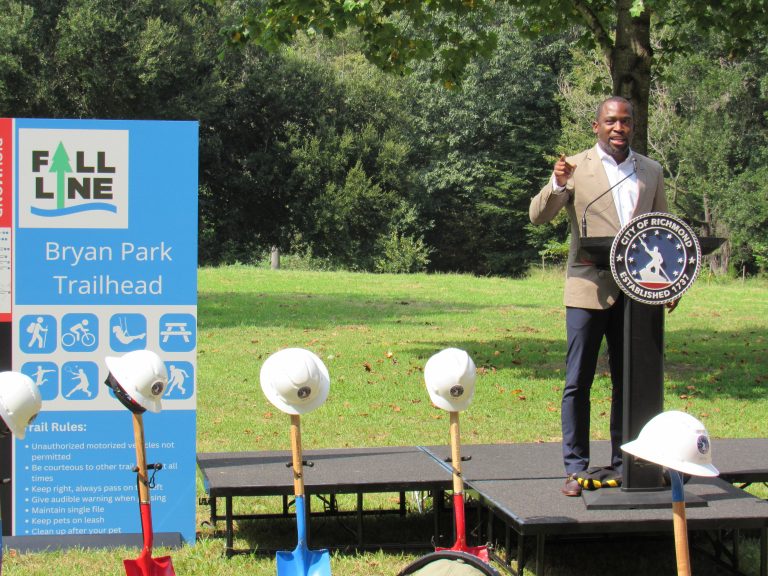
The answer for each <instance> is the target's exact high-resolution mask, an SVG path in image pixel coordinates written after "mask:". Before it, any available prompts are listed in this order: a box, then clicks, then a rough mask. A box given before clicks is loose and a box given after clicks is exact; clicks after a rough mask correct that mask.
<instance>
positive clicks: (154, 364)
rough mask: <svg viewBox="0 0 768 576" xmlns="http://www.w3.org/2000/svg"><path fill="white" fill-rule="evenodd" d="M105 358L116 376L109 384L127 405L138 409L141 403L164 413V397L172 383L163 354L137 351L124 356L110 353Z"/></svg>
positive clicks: (112, 373) (142, 405)
mask: <svg viewBox="0 0 768 576" xmlns="http://www.w3.org/2000/svg"><path fill="white" fill-rule="evenodd" d="M104 361H105V362H106V363H107V368H108V369H109V373H110V375H111V376H112V378H113V381H112V382H110V380H109V379H108V380H107V385H108V386H110V387H111V388H112V389H113V390H114V391H115V395H116V396H117V397H118V399H119V400H120V401H121V402H122V403H123V404H124V405H125V406H126V407H127V408H129V409H130V410H134V408H136V407H137V405H138V407H140V408H143V409H145V410H149V411H150V412H160V410H161V408H162V407H163V406H162V404H161V402H160V399H161V398H162V397H163V392H164V391H165V387H166V385H167V384H168V371H167V370H166V369H165V364H164V363H163V361H162V360H161V359H160V356H158V355H157V354H156V353H155V352H152V351H151V350H134V351H132V352H128V353H127V354H124V355H123V356H107V357H106V358H105V359H104ZM126 396H127V398H126ZM126 400H128V402H130V404H126Z"/></svg>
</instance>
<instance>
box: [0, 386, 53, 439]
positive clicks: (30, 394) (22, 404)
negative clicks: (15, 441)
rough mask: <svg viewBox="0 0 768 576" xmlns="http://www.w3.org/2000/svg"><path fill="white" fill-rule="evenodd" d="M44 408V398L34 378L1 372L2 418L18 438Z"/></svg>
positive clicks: (22, 436)
mask: <svg viewBox="0 0 768 576" xmlns="http://www.w3.org/2000/svg"><path fill="white" fill-rule="evenodd" d="M42 407H43V397H42V396H41V395H40V390H39V389H38V387H37V384H35V383H34V382H33V381H32V378H30V377H29V376H27V375H26V374H22V373H21V372H0V418H2V419H3V422H4V423H5V425H6V426H7V427H8V428H9V429H10V431H11V432H13V434H14V435H15V436H16V437H17V438H24V434H25V433H26V430H27V426H28V425H29V424H30V423H31V422H32V421H33V420H34V419H35V416H37V414H38V413H39V412H40V409H41V408H42Z"/></svg>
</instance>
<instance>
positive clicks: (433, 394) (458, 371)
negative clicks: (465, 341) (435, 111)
mask: <svg viewBox="0 0 768 576" xmlns="http://www.w3.org/2000/svg"><path fill="white" fill-rule="evenodd" d="M476 377H477V370H476V368H475V363H474V362H473V361H472V358H470V357H469V354H467V353H466V352H465V351H464V350H460V349H458V348H446V349H444V350H441V351H440V352H438V353H437V354H435V355H434V356H432V357H431V358H430V359H429V360H427V364H426V365H425V366H424V383H425V384H426V385H427V392H429V397H430V399H431V400H432V403H433V404H434V405H435V406H437V407H438V408H442V409H443V410H448V411H449V412H461V411H462V410H465V409H466V408H467V407H468V406H469V403H470V402H472V396H474V394H475V378H476Z"/></svg>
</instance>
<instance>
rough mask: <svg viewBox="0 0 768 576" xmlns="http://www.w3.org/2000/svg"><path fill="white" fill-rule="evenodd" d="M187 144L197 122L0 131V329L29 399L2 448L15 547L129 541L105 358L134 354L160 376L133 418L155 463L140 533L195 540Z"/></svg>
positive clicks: (127, 442)
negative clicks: (144, 354)
mask: <svg viewBox="0 0 768 576" xmlns="http://www.w3.org/2000/svg"><path fill="white" fill-rule="evenodd" d="M197 146H198V124H197V123H196V122H159V121H101V120H41V119H5V120H3V121H2V122H1V123H0V203H1V202H2V200H3V197H4V196H5V197H7V198H11V199H12V202H9V204H12V208H13V209H12V214H13V219H12V221H10V219H8V220H7V221H4V220H3V218H2V215H1V214H2V206H0V321H3V320H6V321H8V320H10V322H11V324H12V343H11V345H12V358H13V369H14V370H17V371H21V372H23V373H25V374H28V375H29V376H30V377H31V378H32V379H33V380H34V381H35V382H36V384H37V385H38V386H39V388H40V392H41V394H42V397H43V410H42V412H41V413H40V415H39V416H38V418H37V420H35V422H34V423H33V424H32V425H31V426H30V427H29V429H28V431H27V434H26V437H25V438H24V439H23V440H18V439H17V440H15V442H14V450H13V478H12V493H13V497H12V502H13V513H12V520H11V521H12V533H13V535H15V536H38V535H39V536H50V535H63V534H68V535H78V534H82V535H85V534H125V533H140V532H141V525H140V522H139V509H138V494H137V487H136V473H135V472H133V467H134V465H135V464H136V462H135V460H136V456H135V452H134V450H135V445H134V440H133V427H132V420H131V414H130V412H129V411H128V410H127V409H126V408H124V407H123V406H122V404H120V403H119V402H118V401H117V399H116V398H115V397H114V395H113V393H112V391H111V390H110V389H109V388H107V387H106V386H105V385H104V380H105V379H106V377H107V374H108V372H107V368H106V364H105V362H104V358H105V357H107V356H121V355H123V354H125V353H126V352H130V351H133V350H142V349H149V350H153V351H155V352H157V353H158V354H159V355H160V357H161V358H162V359H163V361H164V362H165V365H166V369H167V370H168V375H169V385H168V387H167V389H166V393H165V395H164V397H163V400H162V402H163V410H162V412H160V413H159V414H152V413H149V412H148V413H146V414H145V417H144V423H145V439H146V444H147V445H146V451H147V461H148V462H149V463H162V464H163V468H162V470H160V471H158V472H157V474H156V476H155V478H154V485H153V488H152V490H151V495H152V517H153V523H154V530H155V531H156V532H178V533H181V535H182V537H183V538H184V539H185V540H186V541H188V542H194V537H195V452H196V445H195V434H196V429H195V410H196V396H197V395H196V376H197V375H196V349H197V156H198V154H197V153H198V148H197ZM11 174H12V175H13V177H12V179H11V178H10V177H6V178H5V180H4V181H3V180H2V176H3V175H7V176H10V175H11ZM3 182H5V183H6V185H5V186H2V184H3ZM11 182H12V184H13V195H12V197H10V194H9V192H8V191H9V190H10V187H9V185H8V184H9V183H11ZM4 222H5V223H4ZM4 247H10V248H11V250H10V251H11V257H10V259H9V267H10V273H9V274H8V275H7V276H8V278H9V279H12V280H11V281H10V282H9V288H8V296H7V299H8V301H9V302H10V305H9V306H7V310H6V309H5V308H4V307H3V280H4V278H5V276H3V274H4V269H3V266H2V264H3V262H2V256H3V252H2V251H3V248H4ZM4 314H5V316H4ZM3 522H4V523H7V522H8V519H7V518H4V519H3Z"/></svg>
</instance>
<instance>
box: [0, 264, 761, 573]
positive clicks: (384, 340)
mask: <svg viewBox="0 0 768 576" xmlns="http://www.w3.org/2000/svg"><path fill="white" fill-rule="evenodd" d="M766 288H768V282H766V281H764V280H754V281H747V282H741V281H727V280H719V279H710V278H706V277H705V278H700V279H699V280H698V281H697V283H696V284H695V285H694V286H693V288H692V289H691V290H689V291H688V292H687V293H686V295H685V297H684V298H683V300H682V302H681V304H680V306H679V307H678V308H677V310H676V311H675V312H674V313H673V314H671V315H668V316H667V317H666V332H665V339H666V342H665V344H666V360H665V374H666V380H665V390H664V392H665V408H666V409H678V410H684V411H687V412H690V413H691V414H693V415H694V416H696V417H697V418H699V419H701V420H702V421H703V422H704V423H705V424H706V426H707V428H708V430H709V433H710V435H711V436H713V437H765V436H768V419H767V418H766V416H765V415H766V414H767V413H768V398H767V397H766V394H765V385H766V382H767V381H768V360H767V358H768V354H767V353H768V298H767V297H766V296H767V295H768V291H767V290H766ZM198 335H199V342H198V370H197V372H198V382H197V386H198V397H197V398H198V438H197V442H198V451H201V452H204V451H229V450H287V449H289V448H290V441H289V436H288V432H289V418H288V416H287V415H285V414H283V413H281V412H279V411H278V410H276V409H275V408H274V407H273V406H272V405H271V404H269V403H268V401H267V400H266V398H265V397H264V395H263V394H262V391H261V388H260V386H259V369H260V367H261V364H262V363H263V361H264V360H265V359H266V358H267V357H268V356H269V355H270V354H271V353H273V352H275V351H276V350H278V349H280V348H284V347H288V346H297V347H304V348H308V349H310V350H312V351H314V352H315V353H317V354H318V355H319V356H320V357H321V358H322V359H323V361H324V362H325V363H326V365H327V367H328V369H329V371H330V374H331V392H330V395H329V398H328V401H327V402H326V403H325V404H324V405H323V406H322V407H320V408H319V409H317V410H316V411H314V412H312V413H310V414H308V415H306V416H303V417H302V442H303V445H304V447H305V449H311V448H334V447H347V446H349V447H351V446H388V445H414V444H425V445H429V444H447V443H448V442H449V437H448V414H447V413H445V412H443V411H441V410H438V409H436V408H434V407H432V406H431V405H430V402H429V397H428V395H427V392H426V390H425V388H424V383H423V378H422V368H423V366H424V363H425V362H426V360H427V358H429V356H431V355H432V354H434V353H435V352H437V351H438V350H440V349H442V348H445V347H449V346H455V347H459V348H463V349H465V350H467V351H468V352H469V353H470V355H471V356H472V358H473V359H474V361H475V363H476V364H477V366H478V380H477V388H476V393H475V397H474V400H473V403H472V405H471V406H470V408H469V409H468V410H467V411H466V412H464V413H463V414H462V421H461V425H462V443H464V444H472V443H496V442H530V441H557V440H559V439H560V420H559V418H560V415H559V404H560V394H561V390H562V381H563V377H564V354H565V343H564V339H565V327H564V308H563V306H562V272H559V271H545V272H542V271H536V272H534V273H532V275H531V276H529V277H527V278H525V279H502V278H476V277H471V276H465V275H421V274H419V275H372V274H355V273H344V272H308V271H296V270H289V269H284V270H278V271H272V270H268V269H264V268H256V267H245V266H230V267H223V268H215V269H214V268H203V269H201V270H200V272H199V308H198ZM609 395H610V383H609V378H608V374H607V363H606V362H601V366H600V367H599V368H598V376H597V378H596V380H595V386H594V389H593V393H592V398H593V403H592V411H593V414H592V423H593V424H592V427H593V432H592V435H593V438H595V439H606V438H607V437H608V416H609V409H610V398H609ZM714 460H715V464H717V454H714ZM198 495H199V496H203V495H204V492H203V488H202V483H201V482H198ZM761 495H762V496H763V497H765V496H766V495H765V494H761ZM553 497H559V495H553ZM257 500H259V499H254V502H253V504H252V507H253V508H252V509H253V510H254V511H259V510H265V509H269V507H270V506H273V504H272V503H271V502H269V501H266V502H263V503H262V502H258V501H257ZM265 500H267V499H265ZM249 505H251V504H249ZM208 512H209V511H208V508H207V507H199V508H198V520H199V522H200V527H199V530H200V532H201V536H200V541H199V542H198V543H197V544H196V545H195V546H185V547H184V548H183V549H181V550H174V551H172V552H171V554H172V556H173V561H174V565H175V567H176V573H177V574H179V575H180V576H181V575H203V574H205V575H218V574H222V575H223V574H227V575H233V576H239V575H246V574H248V575H249V576H260V575H262V574H263V575H267V574H275V562H274V557H251V556H238V557H235V558H232V559H230V560H225V559H224V558H223V557H222V552H223V548H224V543H223V540H222V539H221V538H218V537H216V535H215V534H214V532H213V530H212V529H211V528H210V527H209V526H205V525H203V524H202V523H203V521H204V520H207V516H208ZM670 518H671V517H670ZM261 523H262V524H263V522H261ZM670 523H671V519H670ZM242 524H243V525H242V526H239V527H238V530H239V532H238V538H239V539H241V540H240V541H239V542H237V543H236V545H239V546H243V545H244V544H245V545H247V543H248V542H250V543H251V544H252V543H253V542H252V541H251V540H252V539H253V538H256V537H259V536H260V535H263V536H265V537H268V536H269V534H260V532H259V531H264V528H263V527H260V526H257V525H254V524H259V523H245V522H244V523H242ZM287 530H289V531H290V530H293V528H292V527H290V526H289V527H287ZM270 531H271V528H269V527H268V528H267V529H266V532H267V533H269V532H270ZM289 541H290V542H295V538H292V539H290V540H289ZM293 545H295V544H293ZM293 545H292V546H291V548H292V547H293ZM648 546H650V550H652V551H653V553H651V552H649V548H648ZM756 548H757V547H756V545H754V543H753V542H751V541H748V542H746V543H745V545H744V546H743V547H742V553H743V554H744V559H743V564H742V569H745V570H757V566H758V564H757V559H758V557H757V556H756ZM557 550H558V548H557V547H552V548H551V550H550V551H551V552H553V553H556V552H557ZM587 550H589V551H590V552H586V551H587ZM166 552H167V551H166ZM162 553H164V552H163V551H158V552H157V555H161V554H162ZM573 554H577V555H578V554H584V555H585V556H584V557H585V558H586V557H589V558H590V560H589V562H595V560H594V558H593V557H595V556H597V557H599V558H600V559H601V560H599V561H597V562H598V563H597V565H595V564H593V563H587V562H585V561H584V562H579V563H578V565H579V566H580V567H581V570H578V569H577V570H576V571H572V570H573V568H572V566H573V563H570V562H563V561H562V560H561V559H562V558H568V557H572V556H573ZM137 555H138V553H137V551H136V550H106V551H84V550H71V551H67V552H55V553H41V554H24V555H16V554H9V555H7V556H6V558H5V559H4V564H5V569H6V570H7V573H8V574H11V575H17V574H18V575H31V574H40V575H43V574H45V575H48V574H61V575H64V576H67V575H75V574H78V575H79V574H89V575H96V574H105V575H106V574H119V573H122V572H123V568H122V562H121V560H122V559H123V558H135V557H136V556H137ZM412 558H414V556H409V555H401V554H385V553H383V552H376V553H368V554H360V555H341V554H335V555H333V560H332V569H333V573H334V574H336V575H350V576H352V575H373V576H376V575H384V574H387V575H389V576H393V575H394V574H396V573H397V571H398V570H399V569H400V567H402V566H403V565H404V564H405V563H407V562H408V561H409V560H410V559H412ZM549 561H550V562H551V564H552V570H551V571H548V574H549V573H551V574H556V575H558V576H566V575H569V574H592V573H596V572H597V570H601V571H602V570H611V571H616V570H617V569H618V570H620V571H621V572H622V573H623V574H624V575H625V576H626V575H629V574H647V573H648V571H649V570H654V571H658V572H664V571H666V572H667V573H672V571H673V570H674V550H670V549H669V546H668V543H663V544H659V543H657V542H656V543H654V542H650V543H642V542H641V543H637V544H633V546H631V547H629V548H628V547H627V546H626V544H621V545H617V544H616V543H612V542H603V543H592V544H584V545H582V546H581V547H579V548H578V549H577V550H576V551H574V550H569V549H568V548H567V545H564V547H563V548H562V554H558V553H556V554H555V556H553V557H552V559H551V560H549ZM601 562H602V564H601ZM670 562H671V563H670ZM697 562H699V563H700V564H701V565H699V564H695V565H694V571H695V573H696V574H717V573H718V572H717V571H716V570H715V569H714V568H712V567H710V566H709V565H708V563H706V562H703V563H702V561H701V560H697ZM569 566H570V567H569ZM587 566H590V568H589V569H588V571H584V570H587V568H586V567H587ZM668 567H669V568H668ZM638 570H639V571H638ZM755 573H756V572H755Z"/></svg>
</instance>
